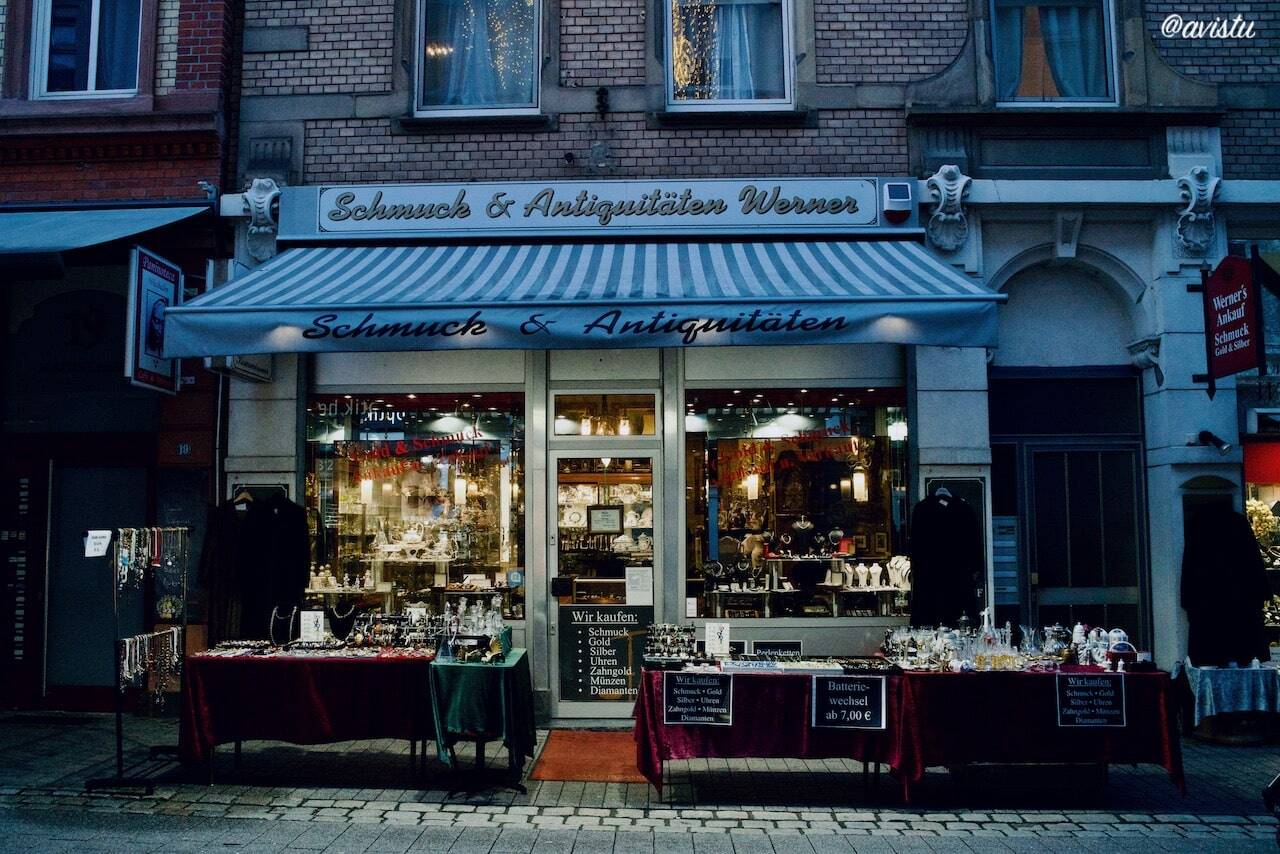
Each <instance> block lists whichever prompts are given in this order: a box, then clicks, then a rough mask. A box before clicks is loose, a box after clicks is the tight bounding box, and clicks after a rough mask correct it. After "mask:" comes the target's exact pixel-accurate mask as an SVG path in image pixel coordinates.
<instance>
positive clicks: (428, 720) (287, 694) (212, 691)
mask: <svg viewBox="0 0 1280 854" xmlns="http://www.w3.org/2000/svg"><path fill="white" fill-rule="evenodd" d="M186 667H187V671H186V682H185V686H184V691H183V697H182V719H181V728H180V732H179V739H178V744H179V750H180V753H181V756H182V759H183V761H188V762H191V761H195V762H198V761H202V760H205V759H207V758H208V757H209V755H210V753H211V752H212V749H213V748H214V747H215V746H217V745H219V744H227V743H230V742H235V741H251V740H263V741H287V742H291V743H293V744H325V743H329V742H335V741H351V740H356V739H367V738H402V739H406V740H409V739H432V738H434V737H435V736H434V732H435V727H434V724H433V718H432V712H431V687H430V680H429V678H428V677H429V673H430V668H431V662H430V661H428V660H427V659H425V658H421V657H413V656H394V655H386V656H377V657H372V656H370V657H362V658H357V657H350V658H321V657H317V656H289V655H275V656H257V655H245V656H236V657H224V656H214V655H203V654H201V655H192V656H189V657H188V658H187V662H186Z"/></svg>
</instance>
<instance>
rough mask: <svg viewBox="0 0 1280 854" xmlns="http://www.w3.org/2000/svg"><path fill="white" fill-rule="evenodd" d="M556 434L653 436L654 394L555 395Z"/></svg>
mask: <svg viewBox="0 0 1280 854" xmlns="http://www.w3.org/2000/svg"><path fill="white" fill-rule="evenodd" d="M555 415H556V417H555V427H554V433H555V435H556V436H614V437H623V438H625V437H627V436H653V435H654V434H655V433H656V432H657V397H656V395H654V394H653V393H652V392H645V393H640V394H616V393H615V394H559V393H557V394H556V395H555Z"/></svg>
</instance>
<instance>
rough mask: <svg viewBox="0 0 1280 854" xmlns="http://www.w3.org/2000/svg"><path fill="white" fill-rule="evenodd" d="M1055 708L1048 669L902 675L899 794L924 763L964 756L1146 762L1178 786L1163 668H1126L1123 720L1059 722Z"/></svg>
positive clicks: (1172, 705) (958, 761) (1169, 692)
mask: <svg viewBox="0 0 1280 854" xmlns="http://www.w3.org/2000/svg"><path fill="white" fill-rule="evenodd" d="M1065 670H1067V671H1068V672H1071V671H1076V670H1078V671H1079V672H1087V673H1097V672H1098V670H1097V669H1096V668H1078V669H1077V668H1065ZM1057 708H1058V707H1057V688H1056V676H1055V674H1053V673H1000V672H997V673H908V674H905V675H904V676H903V679H902V719H901V723H900V725H899V729H898V732H899V736H900V739H901V750H900V756H901V764H900V765H898V766H897V770H898V773H899V776H900V777H901V780H902V783H903V791H904V794H909V786H910V784H911V783H913V782H916V781H918V780H920V778H922V777H923V776H924V773H925V769H927V768H931V767H938V766H948V767H949V766H953V765H963V764H965V763H970V762H987V763H1009V764H1014V763H1058V762H1064V763H1065V762H1077V763H1099V764H1152V765H1159V766H1161V767H1163V768H1164V769H1165V770H1166V771H1167V772H1168V773H1169V778H1170V779H1171V780H1172V781H1173V783H1174V784H1175V785H1176V786H1178V787H1179V788H1185V781H1184V778H1183V774H1182V749H1181V744H1180V743H1179V741H1178V733H1177V727H1176V710H1177V705H1176V701H1175V699H1174V696H1173V689H1172V683H1171V681H1170V679H1169V675H1168V674H1167V673H1161V672H1156V673H1129V674H1126V675H1125V711H1126V720H1127V725H1126V726H1124V727H1116V728H1111V727H1059V726H1058V717H1057Z"/></svg>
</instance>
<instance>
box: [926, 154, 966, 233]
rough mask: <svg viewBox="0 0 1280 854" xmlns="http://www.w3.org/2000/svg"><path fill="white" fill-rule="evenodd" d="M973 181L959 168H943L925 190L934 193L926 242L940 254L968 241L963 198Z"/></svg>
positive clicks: (936, 173) (934, 175)
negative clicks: (927, 240)
mask: <svg viewBox="0 0 1280 854" xmlns="http://www.w3.org/2000/svg"><path fill="white" fill-rule="evenodd" d="M971 180H972V179H970V178H969V176H968V175H965V174H964V173H963V172H961V171H960V167H959V166H954V165H951V166H943V167H942V168H941V169H939V170H938V171H937V172H935V173H934V174H933V177H931V178H930V179H929V180H928V181H926V182H925V186H926V187H928V188H929V190H930V191H931V192H932V193H933V197H934V207H933V216H931V217H929V224H928V226H927V227H926V230H927V231H928V234H929V240H930V241H931V242H932V243H933V245H934V246H936V247H938V248H939V249H941V250H942V251H943V252H954V251H956V250H957V249H959V248H960V247H961V246H963V245H964V242H965V240H966V239H967V238H968V237H969V223H968V221H967V220H966V219H965V215H964V197H965V196H966V195H967V194H968V192H969V184H970V181H971Z"/></svg>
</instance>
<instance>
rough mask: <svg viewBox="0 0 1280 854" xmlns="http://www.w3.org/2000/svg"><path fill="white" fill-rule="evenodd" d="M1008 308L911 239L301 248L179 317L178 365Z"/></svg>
mask: <svg viewBox="0 0 1280 854" xmlns="http://www.w3.org/2000/svg"><path fill="white" fill-rule="evenodd" d="M1001 299H1003V297H1001V296H1000V295H998V294H994V293H992V292H991V291H989V290H987V289H986V288H985V287H983V285H982V284H981V283H980V282H978V281H975V280H973V279H970V278H968V277H966V276H965V275H963V274H961V273H960V272H958V271H956V270H955V269H954V268H952V267H951V266H950V265H948V264H947V263H945V262H943V261H941V260H938V259H937V258H934V257H933V256H932V255H931V254H930V253H929V252H928V250H926V249H925V248H924V247H922V246H920V245H919V244H916V243H910V242H886V241H877V242H872V241H868V242H790V241H783V242H768V243H764V242H761V243H623V244H617V243H610V244H591V243H577V244H503V245H488V244H487V245H465V246H464V245H450V246H352V247H329V246H326V247H304V248H296V249H288V250H286V251H285V252H283V253H281V254H280V255H278V256H276V257H275V258H273V259H272V260H271V261H269V262H267V263H266V264H264V265H262V266H261V267H259V268H257V269H256V270H254V271H253V272H252V273H250V274H248V275H247V276H244V277H243V278H241V279H238V280H236V281H233V282H231V283H229V284H227V285H223V286H222V287H219V288H216V289H214V290H213V291H211V292H209V293H207V294H204V295H202V296H200V297H198V298H197V299H195V300H193V301H192V302H190V303H189V304H187V305H184V306H181V307H178V308H173V309H170V310H169V311H168V313H167V315H166V317H167V327H168V328H167V330H166V335H165V339H166V345H165V352H166V355H168V356H171V357H177V356H203V355H220V356H222V355H238V354H252V353H280V352H317V351H381V350H430V349H472V348H497V349H562V348H563V349H569V348H583V347H601V348H609V347H679V346H704V345H725V344H850V343H871V342H887V343H900V344H935V345H952V346H984V345H990V344H994V343H995V327H996V315H995V312H996V303H997V302H998V301H999V300H1001Z"/></svg>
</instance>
